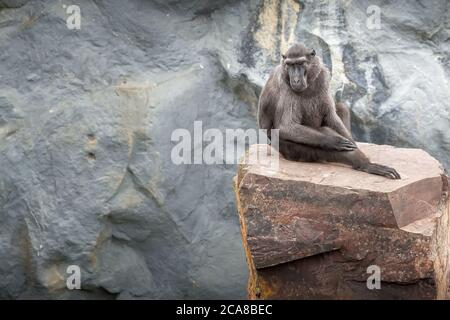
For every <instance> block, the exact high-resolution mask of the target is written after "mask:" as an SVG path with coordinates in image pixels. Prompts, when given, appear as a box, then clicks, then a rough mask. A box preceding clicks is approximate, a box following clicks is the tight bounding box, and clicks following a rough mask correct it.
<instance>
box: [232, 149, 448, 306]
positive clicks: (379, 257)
mask: <svg viewBox="0 0 450 320" xmlns="http://www.w3.org/2000/svg"><path fill="white" fill-rule="evenodd" d="M359 147H360V148H361V149H362V150H363V151H364V152H365V153H366V154H367V155H368V156H369V158H370V159H371V160H372V161H374V162H377V163H380V164H384V165H389V166H391V167H394V168H396V169H397V170H398V172H399V173H400V174H401V176H402V179H401V180H389V179H385V178H383V177H379V176H375V175H369V174H366V173H364V172H359V171H355V170H353V169H351V168H349V167H347V166H344V165H340V164H318V163H298V162H290V161H287V160H284V159H281V160H280V163H279V170H273V169H271V168H270V167H269V166H268V161H267V160H268V159H267V157H262V158H260V162H258V163H255V164H249V161H248V159H249V158H246V160H245V159H244V161H243V162H242V164H241V165H240V167H239V170H238V174H237V176H236V177H235V190H236V197H237V203H238V212H239V218H240V221H241V232H242V239H243V243H244V247H245V250H246V255H247V263H248V266H249V271H250V278H249V282H248V296H249V298H252V299H280V298H281V299H435V298H446V297H449V296H448V288H449V283H448V275H449V271H450V270H449V267H448V266H449V264H448V263H449V262H450V256H449V248H450V242H449V232H450V224H449V215H450V210H449V201H448V185H449V184H448V179H447V177H446V176H445V175H444V171H443V169H442V166H441V165H440V164H439V162H438V161H437V160H435V159H434V158H432V157H431V156H430V155H429V154H427V153H426V152H424V151H422V150H419V149H400V148H393V147H390V146H382V145H373V144H359ZM260 148H265V145H254V146H252V147H251V148H250V151H249V155H250V156H251V155H253V154H255V153H256V152H258V149H260ZM371 266H376V267H375V268H377V267H379V268H380V271H381V289H380V290H376V289H375V290H369V289H368V287H367V283H366V282H367V279H368V278H369V276H370V275H371V274H368V270H369V271H370V270H371V269H368V268H369V267H371ZM372 268H373V267H372Z"/></svg>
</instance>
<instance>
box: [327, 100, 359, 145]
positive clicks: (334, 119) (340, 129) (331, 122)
mask: <svg viewBox="0 0 450 320" xmlns="http://www.w3.org/2000/svg"><path fill="white" fill-rule="evenodd" d="M323 120H324V121H323V122H324V126H327V127H329V128H331V129H333V130H334V131H336V132H337V133H338V134H340V135H341V136H343V137H345V138H347V139H348V140H350V141H352V142H353V141H354V140H353V137H352V134H351V133H350V132H349V131H348V130H347V128H346V127H345V125H344V123H343V122H342V120H341V118H339V116H338V115H337V113H336V111H335V108H332V107H331V106H328V111H327V114H326V115H325V117H324V119H323Z"/></svg>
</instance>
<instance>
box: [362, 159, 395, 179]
mask: <svg viewBox="0 0 450 320" xmlns="http://www.w3.org/2000/svg"><path fill="white" fill-rule="evenodd" d="M361 169H362V171H365V172H367V173H371V174H376V175H379V176H383V177H386V178H389V179H394V180H397V179H401V177H400V175H399V174H398V172H397V171H396V170H395V169H393V168H390V167H387V166H383V165H381V164H376V163H368V164H367V166H366V167H364V168H361Z"/></svg>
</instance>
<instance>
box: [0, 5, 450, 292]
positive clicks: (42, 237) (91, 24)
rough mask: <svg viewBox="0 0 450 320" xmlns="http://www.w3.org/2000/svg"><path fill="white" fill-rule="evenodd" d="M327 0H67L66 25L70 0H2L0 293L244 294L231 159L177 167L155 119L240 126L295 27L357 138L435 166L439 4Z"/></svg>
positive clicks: (443, 148) (444, 145) (441, 147)
mask: <svg viewBox="0 0 450 320" xmlns="http://www.w3.org/2000/svg"><path fill="white" fill-rule="evenodd" d="M330 3H331V1H328V0H320V1H294V0H281V1H273V0H270V1H269V0H267V1H264V0H251V1H243V0H242V1H239V0H223V1H221V0H214V1H206V0H195V1H180V0H170V1H165V0H127V1H119V0H96V1H91V0H80V1H76V2H75V3H73V4H77V5H79V6H80V9H81V30H69V29H68V28H67V26H66V19H67V17H68V14H67V13H66V11H65V8H64V7H63V5H64V4H66V5H69V4H72V3H71V2H64V1H59V0H45V1H40V0H29V1H26V0H17V1H14V0H3V1H2V0H0V256H1V257H2V259H1V260H0V297H1V298H21V297H36V296H39V297H49V298H71V297H77V298H90V297H100V298H153V297H163V298H243V297H245V285H246V280H247V271H246V265H245V254H244V251H243V250H242V244H241V240H240V236H239V223H238V220H237V217H236V215H235V210H236V208H235V200H234V194H233V191H232V185H231V183H230V181H231V179H232V177H233V175H234V174H235V170H236V167H235V166H232V165H226V166H225V165H223V166H220V165H218V166H202V165H195V166H175V165H173V164H172V162H171V161H170V151H171V148H172V146H173V145H174V143H172V142H171V141H170V135H171V133H172V131H173V130H174V129H175V128H186V129H188V130H190V131H191V132H192V130H193V122H194V120H201V121H203V124H204V128H219V129H220V130H224V129H225V128H230V129H233V128H243V129H247V128H255V127H256V121H255V117H254V115H255V112H256V105H257V101H258V94H259V91H260V89H261V86H262V85H263V84H264V81H265V80H266V78H267V76H268V72H269V71H270V70H271V69H272V67H273V66H274V65H275V64H276V63H278V61H279V58H280V52H282V51H284V50H285V49H286V48H287V47H288V46H289V44H290V43H291V42H294V41H303V42H305V43H306V44H307V45H309V46H314V47H315V48H316V50H317V52H318V53H319V54H320V55H321V56H322V57H323V60H324V61H325V63H326V64H327V65H328V66H330V68H331V69H332V73H333V90H336V91H337V90H338V89H340V88H342V87H343V86H342V85H343V84H345V85H344V89H343V92H342V94H338V95H342V97H343V99H344V100H345V101H347V102H349V104H350V106H351V107H352V113H353V121H354V123H355V126H354V134H355V135H356V136H357V137H358V139H359V140H363V141H373V142H377V143H389V144H392V145H396V146H413V147H420V148H423V149H425V150H427V151H428V152H430V153H431V154H432V155H433V156H435V157H437V158H438V159H439V160H440V161H441V162H442V163H443V164H444V165H446V166H447V167H449V163H450V162H449V154H450V152H449V150H450V147H449V131H448V128H449V103H450V93H449V90H448V78H449V52H450V49H449V40H448V39H449V37H448V34H449V26H448V23H449V21H450V19H449V18H448V14H449V9H448V6H449V2H448V1H446V0H433V1H420V2H419V1H395V2H394V1H387V0H384V1H372V0H371V1H336V2H335V4H336V6H334V7H330V6H329V4H330ZM369 5H379V6H380V8H381V13H382V29H380V30H376V31H374V30H367V29H366V28H365V27H364V25H365V21H366V18H367V14H366V9H367V6H369ZM412 94H414V95H412ZM197 147H199V146H197ZM240 152H242V150H240ZM70 264H78V265H79V266H80V267H81V271H82V279H83V280H82V286H83V288H85V290H81V291H76V292H75V291H67V290H64V281H65V277H66V273H65V270H66V267H67V266H68V265H70Z"/></svg>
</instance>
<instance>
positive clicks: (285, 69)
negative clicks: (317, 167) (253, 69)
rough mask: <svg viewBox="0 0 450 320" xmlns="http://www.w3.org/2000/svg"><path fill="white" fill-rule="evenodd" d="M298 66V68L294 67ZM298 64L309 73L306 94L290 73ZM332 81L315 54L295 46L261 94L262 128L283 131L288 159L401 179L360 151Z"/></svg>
mask: <svg viewBox="0 0 450 320" xmlns="http://www.w3.org/2000/svg"><path fill="white" fill-rule="evenodd" d="M286 61H288V62H289V64H287V63H286ZM295 61H299V63H298V64H296V65H295V63H294V64H292V63H293V62H295ZM294 65H295V66H296V68H304V70H306V71H304V72H306V73H305V75H306V78H303V82H304V83H305V84H306V86H302V88H301V90H302V91H299V88H298V87H296V88H295V90H297V91H294V88H293V87H292V84H293V82H292V81H291V80H292V79H290V76H289V75H290V74H292V75H295V76H296V77H297V75H298V74H300V73H295V72H292V70H293V69H291V70H290V69H289V68H294ZM297 70H299V69H297ZM302 72H303V71H302ZM329 78H330V76H329V72H328V70H327V69H326V68H325V67H324V66H323V65H322V62H321V60H320V59H319V58H318V57H317V56H316V55H315V52H313V50H311V49H307V48H305V47H304V46H303V45H300V44H296V45H294V46H292V47H291V48H290V49H289V50H288V51H287V52H286V54H285V55H283V61H282V63H281V64H280V65H279V66H277V67H276V68H275V70H274V71H273V72H272V74H271V75H270V77H269V80H268V81H267V83H266V85H265V86H264V88H263V90H262V93H261V96H260V98H259V108H258V122H259V127H260V128H261V129H267V130H269V131H270V129H279V130H280V132H279V151H280V153H281V154H282V155H283V156H284V157H285V158H286V159H288V160H292V161H309V162H319V161H329V162H341V163H345V164H348V165H351V166H352V167H353V168H354V169H356V170H360V171H365V172H368V173H372V174H377V175H381V176H384V177H387V178H391V179H400V175H399V174H398V173H397V171H395V169H392V168H389V167H386V166H382V165H379V164H374V163H371V162H370V161H369V159H368V158H367V157H366V156H365V155H364V154H363V153H362V152H361V150H359V149H358V148H357V146H356V144H355V142H354V140H353V137H352V135H351V131H350V114H349V111H348V108H347V107H346V106H345V105H344V104H342V103H338V104H337V105H335V103H334V100H333V98H332V96H331V94H330V92H329ZM297 81H299V80H298V79H297ZM294 83H296V82H295V81H294Z"/></svg>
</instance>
